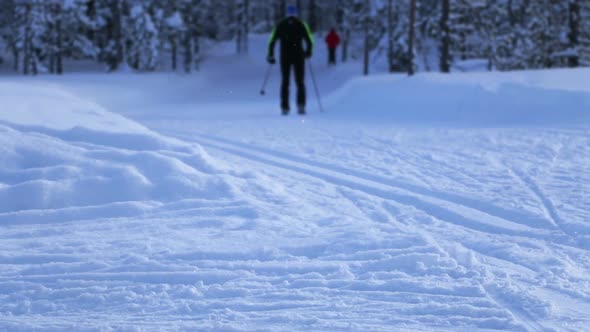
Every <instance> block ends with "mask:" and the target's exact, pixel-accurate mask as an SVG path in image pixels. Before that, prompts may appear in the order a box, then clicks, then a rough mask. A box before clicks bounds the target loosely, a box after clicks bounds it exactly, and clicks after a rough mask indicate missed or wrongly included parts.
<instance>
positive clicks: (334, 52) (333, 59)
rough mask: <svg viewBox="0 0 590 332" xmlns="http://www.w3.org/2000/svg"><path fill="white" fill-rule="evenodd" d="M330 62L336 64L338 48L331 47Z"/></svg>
mask: <svg viewBox="0 0 590 332" xmlns="http://www.w3.org/2000/svg"><path fill="white" fill-rule="evenodd" d="M329 53H330V64H332V65H335V64H336V48H330V52H329Z"/></svg>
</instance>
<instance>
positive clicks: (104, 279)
mask: <svg viewBox="0 0 590 332" xmlns="http://www.w3.org/2000/svg"><path fill="white" fill-rule="evenodd" d="M260 44H261V45H263V42H262V41H261V42H260ZM253 49H257V50H258V52H257V53H258V54H257V53H256V52H255V56H253V57H252V58H239V57H235V56H231V55H223V54H220V53H222V52H221V51H219V52H218V53H217V56H215V57H210V58H209V59H208V60H207V62H206V63H205V64H204V65H203V70H202V72H200V73H198V74H194V75H182V74H170V73H157V74H112V75H106V74H84V73H77V74H70V75H66V76H64V77H60V78H55V77H48V76H43V77H40V78H36V79H30V78H22V77H6V76H5V77H3V78H0V100H1V101H2V102H1V104H0V226H1V227H0V330H2V331H4V330H6V331H64V330H68V329H69V330H74V331H166V330H169V331H488V330H503V331H504V330H507V331H586V330H588V327H589V326H590V314H589V313H590V166H589V165H590V132H589V130H590V86H588V84H587V79H588V77H590V70H588V69H577V70H553V71H538V72H518V73H456V74H452V75H441V74H419V75H417V76H415V77H413V78H407V77H405V76H401V75H393V76H392V75H384V74H381V75H374V76H371V77H369V78H359V77H354V76H355V75H356V74H357V73H358V72H360V69H361V68H360V65H346V66H341V67H337V68H326V66H325V65H324V55H323V53H322V52H321V50H320V51H319V52H317V53H319V54H318V57H317V58H316V59H314V67H313V69H314V70H315V74H316V78H317V80H318V85H319V88H320V90H321V92H322V97H323V104H324V108H325V112H323V113H321V112H319V109H318V107H317V103H316V98H315V94H314V90H313V85H312V83H311V81H309V80H308V95H309V114H308V116H306V117H305V118H303V117H299V116H297V115H291V116H289V117H281V116H279V115H278V114H279V112H278V101H277V98H276V95H277V94H278V72H276V71H275V72H273V76H271V80H270V82H269V86H268V88H267V95H266V96H264V97H262V96H260V95H259V94H258V92H259V89H260V84H261V83H262V78H263V74H264V70H265V68H266V67H265V64H264V63H263V62H262V59H263V58H264V57H263V55H262V54H260V53H262V49H263V46H261V47H258V48H253ZM275 69H276V68H275Z"/></svg>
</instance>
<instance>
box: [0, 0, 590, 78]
mask: <svg viewBox="0 0 590 332" xmlns="http://www.w3.org/2000/svg"><path fill="white" fill-rule="evenodd" d="M287 3H288V1H287V0H223V1H219V0H215V1H214V0H2V1H1V4H0V34H1V39H0V66H2V67H4V70H3V71H7V70H6V68H10V69H11V70H14V71H16V72H19V73H22V74H24V75H29V74H38V73H55V74H62V73H64V71H67V70H65V69H64V62H67V61H72V60H85V61H91V62H93V63H96V64H100V65H102V66H104V68H106V69H107V70H108V71H117V70H121V69H127V68H130V69H132V70H136V71H156V70H179V71H180V70H183V71H186V72H190V71H194V70H198V69H199V66H200V63H201V60H202V59H203V57H204V54H203V53H204V52H203V49H204V46H203V43H204V41H207V42H222V41H225V42H227V41H232V42H235V48H236V53H238V54H246V53H248V52H249V43H248V38H247V36H251V35H252V34H268V33H269V32H270V31H271V30H272V28H273V26H274V24H275V23H276V22H278V21H279V20H280V19H281V18H283V17H284V13H285V7H286V5H287ZM295 3H296V4H297V6H298V8H299V13H300V17H301V18H302V19H303V20H305V21H306V22H307V23H308V24H309V26H310V28H311V29H312V31H313V32H314V33H315V34H316V40H317V41H318V42H317V43H319V41H321V39H320V38H321V37H322V36H323V35H324V34H325V33H326V32H327V31H328V30H329V29H330V28H332V27H334V28H336V29H337V31H338V32H339V33H340V35H341V37H342V41H343V42H342V45H341V47H340V50H339V60H340V61H343V62H346V61H350V60H356V59H358V60H363V61H362V62H364V64H365V67H367V66H368V64H369V63H370V62H373V61H378V60H380V61H384V62H386V63H387V67H388V68H389V71H391V72H405V71H410V72H411V71H413V70H414V69H415V67H416V66H415V63H416V62H417V61H418V59H420V57H435V58H436V62H435V63H436V65H434V66H429V67H428V66H427V67H426V68H422V69H423V70H428V71H437V70H438V71H442V72H449V71H450V70H451V67H452V65H453V63H454V62H457V61H464V60H471V59H479V60H484V61H486V64H487V68H488V69H489V70H501V71H506V70H519V69H536V68H555V67H576V66H581V65H590V55H589V54H590V47H589V46H590V38H589V35H590V1H588V0H566V1H561V0H560V1H557V0H298V1H296V2H295ZM320 46H322V45H320ZM365 72H367V70H365Z"/></svg>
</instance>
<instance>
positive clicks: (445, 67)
mask: <svg viewBox="0 0 590 332" xmlns="http://www.w3.org/2000/svg"><path fill="white" fill-rule="evenodd" d="M450 11H451V3H450V0H442V15H441V17H440V32H441V45H440V71H441V72H443V73H448V72H450V71H451V54H450V49H451V31H450V28H449V16H450Z"/></svg>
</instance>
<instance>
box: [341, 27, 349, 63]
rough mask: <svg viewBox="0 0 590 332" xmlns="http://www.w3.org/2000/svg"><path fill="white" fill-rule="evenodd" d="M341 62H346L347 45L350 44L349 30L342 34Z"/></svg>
mask: <svg viewBox="0 0 590 332" xmlns="http://www.w3.org/2000/svg"><path fill="white" fill-rule="evenodd" d="M342 37H344V38H342V62H346V61H348V45H349V44H350V30H348V29H346V30H345V31H344V33H343V34H342Z"/></svg>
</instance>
